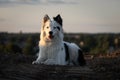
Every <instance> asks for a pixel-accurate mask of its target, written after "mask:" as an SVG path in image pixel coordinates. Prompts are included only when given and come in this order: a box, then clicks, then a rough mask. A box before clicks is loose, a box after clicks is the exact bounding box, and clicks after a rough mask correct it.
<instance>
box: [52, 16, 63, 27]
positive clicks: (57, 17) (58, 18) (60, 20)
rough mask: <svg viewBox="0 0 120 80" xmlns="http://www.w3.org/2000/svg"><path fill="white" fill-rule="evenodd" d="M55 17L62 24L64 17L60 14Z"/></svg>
mask: <svg viewBox="0 0 120 80" xmlns="http://www.w3.org/2000/svg"><path fill="white" fill-rule="evenodd" d="M53 19H54V20H55V21H56V22H58V23H59V24H60V25H61V26H62V18H61V16H60V14H58V15H57V16H56V17H53Z"/></svg>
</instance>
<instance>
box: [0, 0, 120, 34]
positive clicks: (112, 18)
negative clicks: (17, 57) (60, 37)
mask: <svg viewBox="0 0 120 80" xmlns="http://www.w3.org/2000/svg"><path fill="white" fill-rule="evenodd" d="M45 14H48V15H49V17H50V18H52V17H55V16H57V14H60V15H61V17H62V19H63V28H64V31H65V32H68V33H69V32H72V33H120V0H0V32H20V31H22V32H40V27H41V21H42V18H43V17H44V15H45Z"/></svg>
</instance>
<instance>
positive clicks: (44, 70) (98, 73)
mask: <svg viewBox="0 0 120 80" xmlns="http://www.w3.org/2000/svg"><path fill="white" fill-rule="evenodd" d="M34 59H35V57H34V56H29V55H27V56H26V55H23V54H0V80H120V56H117V57H114V58H105V57H104V58H99V57H95V58H93V59H87V60H86V61H87V65H86V66H84V67H81V66H57V65H52V66H50V65H49V66H48V65H32V64H31V63H32V61H33V60H34Z"/></svg>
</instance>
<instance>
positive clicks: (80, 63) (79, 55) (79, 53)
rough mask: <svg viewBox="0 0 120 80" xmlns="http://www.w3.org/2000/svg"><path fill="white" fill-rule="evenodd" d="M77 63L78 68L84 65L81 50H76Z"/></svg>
mask: <svg viewBox="0 0 120 80" xmlns="http://www.w3.org/2000/svg"><path fill="white" fill-rule="evenodd" d="M78 63H79V65H80V66H85V65H86V61H85V59H84V55H83V52H82V50H81V49H79V50H78Z"/></svg>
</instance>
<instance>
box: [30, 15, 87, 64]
mask: <svg viewBox="0 0 120 80" xmlns="http://www.w3.org/2000/svg"><path fill="white" fill-rule="evenodd" d="M62 26H63V21H62V18H61V16H60V14H58V15H57V16H56V17H53V19H51V18H50V17H49V16H48V15H45V16H44V18H43V20H42V26H41V34H40V41H39V53H38V58H37V59H36V61H33V63H32V64H46V65H80V66H84V65H85V64H86V61H85V59H84V55H83V53H82V50H81V49H80V48H79V47H78V46H77V45H76V44H75V43H69V42H65V41H63V38H64V33H63V28H62Z"/></svg>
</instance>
